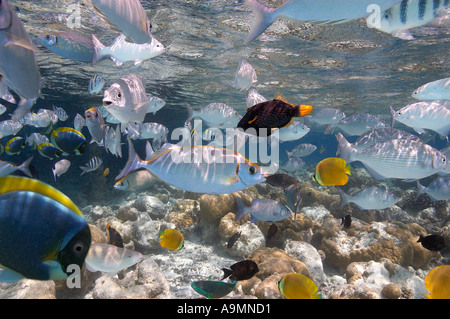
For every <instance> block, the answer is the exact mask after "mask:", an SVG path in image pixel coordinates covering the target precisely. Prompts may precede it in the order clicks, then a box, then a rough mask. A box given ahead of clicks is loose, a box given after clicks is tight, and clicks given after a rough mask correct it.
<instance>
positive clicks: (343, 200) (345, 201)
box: [338, 188, 350, 207]
mask: <svg viewBox="0 0 450 319" xmlns="http://www.w3.org/2000/svg"><path fill="white" fill-rule="evenodd" d="M338 191H339V197H340V198H341V202H340V203H339V206H340V207H344V206H345V205H347V204H348V203H349V202H350V201H349V199H350V196H349V195H348V194H346V193H345V192H344V191H343V190H342V189H340V188H338Z"/></svg>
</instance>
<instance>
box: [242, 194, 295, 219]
mask: <svg viewBox="0 0 450 319" xmlns="http://www.w3.org/2000/svg"><path fill="white" fill-rule="evenodd" d="M236 204H237V208H238V209H237V212H236V216H235V218H234V220H235V221H238V220H240V219H241V218H242V217H244V216H245V215H247V214H250V216H251V218H250V221H251V222H252V223H254V222H257V221H265V222H276V221H279V220H282V219H285V218H288V217H291V215H292V211H291V210H290V208H289V207H287V206H286V205H284V204H282V203H280V202H278V201H276V200H273V199H270V198H257V199H255V200H253V202H252V205H251V206H250V207H248V206H246V205H245V204H244V203H243V202H242V200H241V199H240V198H239V197H236Z"/></svg>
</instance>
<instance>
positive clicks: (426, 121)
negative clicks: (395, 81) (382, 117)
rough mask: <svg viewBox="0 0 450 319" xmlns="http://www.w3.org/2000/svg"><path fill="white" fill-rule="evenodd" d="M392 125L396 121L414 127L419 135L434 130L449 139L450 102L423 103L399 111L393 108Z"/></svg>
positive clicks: (410, 105) (409, 105)
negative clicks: (426, 130)
mask: <svg viewBox="0 0 450 319" xmlns="http://www.w3.org/2000/svg"><path fill="white" fill-rule="evenodd" d="M391 116H392V125H393V123H394V121H398V122H400V123H403V124H405V125H407V126H409V127H412V128H413V129H414V130H415V131H416V132H417V133H419V134H422V133H425V129H428V130H432V131H434V132H436V133H438V134H439V135H441V136H444V137H447V135H448V134H449V132H450V101H423V102H417V103H412V104H408V105H407V106H405V107H403V108H401V109H400V110H398V111H394V109H393V108H392V107H391Z"/></svg>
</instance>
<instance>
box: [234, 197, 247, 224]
mask: <svg viewBox="0 0 450 319" xmlns="http://www.w3.org/2000/svg"><path fill="white" fill-rule="evenodd" d="M236 204H237V211H236V216H235V218H234V221H238V220H240V219H241V218H242V217H244V215H246V214H247V213H246V212H245V208H246V207H247V206H245V204H244V203H243V202H242V199H241V198H240V197H236Z"/></svg>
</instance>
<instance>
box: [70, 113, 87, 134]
mask: <svg viewBox="0 0 450 319" xmlns="http://www.w3.org/2000/svg"><path fill="white" fill-rule="evenodd" d="M83 126H86V120H85V119H84V117H83V116H81V115H80V114H78V113H77V115H75V118H74V119H73V128H74V129H75V130H77V131H80V132H81V129H82V128H83Z"/></svg>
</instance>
